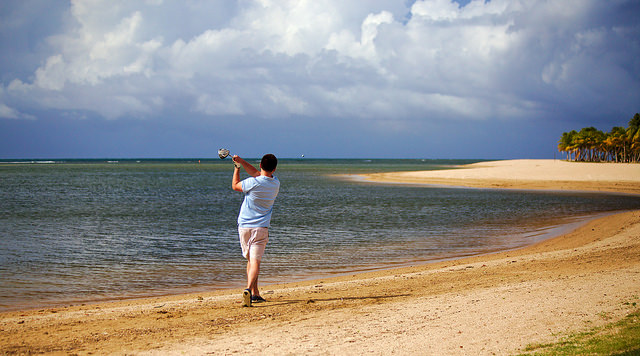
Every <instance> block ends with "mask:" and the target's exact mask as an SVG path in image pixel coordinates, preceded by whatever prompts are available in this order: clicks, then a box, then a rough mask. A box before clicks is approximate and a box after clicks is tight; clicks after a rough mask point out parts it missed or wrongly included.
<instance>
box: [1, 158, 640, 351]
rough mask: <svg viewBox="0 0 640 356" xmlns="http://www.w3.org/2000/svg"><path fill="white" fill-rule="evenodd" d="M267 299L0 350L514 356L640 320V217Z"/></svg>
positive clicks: (10, 325) (123, 309)
mask: <svg viewBox="0 0 640 356" xmlns="http://www.w3.org/2000/svg"><path fill="white" fill-rule="evenodd" d="M508 162H509V161H508ZM632 168H634V167H632ZM632 171H633V169H632ZM634 172H635V171H633V172H632V173H631V174H632V175H635V173H634ZM548 177H552V174H548ZM619 178H621V179H620V182H628V181H629V182H630V183H624V184H630V186H629V187H630V188H629V189H631V191H627V190H626V189H627V188H625V189H623V190H622V191H625V192H633V191H634V189H636V188H637V187H636V186H635V185H634V184H636V183H634V182H635V180H634V179H635V177H633V176H632V177H619ZM627 178H628V179H629V180H626V179H627ZM503 179H505V180H508V179H509V177H503ZM594 179H596V180H595V182H602V181H600V180H597V179H598V178H594ZM574 181H575V180H574ZM572 182H573V181H572ZM585 182H587V183H589V182H592V181H589V180H586V181H585ZM611 182H612V183H614V184H615V183H616V181H611ZM411 183H416V182H411ZM543 183H544V181H542V182H539V184H543ZM591 184H595V183H593V182H592V183H591ZM598 187H601V186H600V185H598ZM625 187H626V185H625ZM518 188H522V187H518ZM547 189H551V188H547ZM594 189H597V188H594ZM262 291H263V296H264V297H265V298H266V299H267V300H268V302H267V303H262V304H256V305H255V306H254V307H252V308H242V307H241V306H240V299H241V298H240V295H241V294H240V293H241V291H240V290H225V291H217V292H211V293H198V294H188V295H177V296H168V297H157V298H147V299H139V300H128V301H119V302H112V303H99V304H87V305H77V306H68V307H62V308H49V309H37V310H27V311H18V312H7V313H2V314H0V331H1V332H0V350H1V353H3V354H12V353H20V354H24V353H52V354H70V353H74V354H89V353H100V354H105V353H108V354H125V353H126V354H162V355H165V354H207V353H214V354H233V353H249V352H259V353H261V354H300V353H304V354H340V355H360V354H374V355H382V354H394V353H395V354H409V353H419V354H461V355H467V354H468V355H477V354H480V355H482V354H494V353H495V354H514V353H518V352H519V351H521V350H522V349H523V348H524V347H526V346H527V345H528V344H531V343H546V342H553V341H555V340H559V339H560V338H561V337H562V336H563V335H566V333H570V332H574V331H580V330H585V329H588V328H592V327H594V326H598V325H603V324H605V323H608V322H612V321H615V320H618V319H620V318H622V317H623V316H624V315H626V314H627V313H629V312H630V311H632V310H634V309H635V307H633V306H632V303H640V211H633V212H626V213H621V214H616V215H611V216H607V217H603V218H599V219H597V220H593V221H590V222H588V223H586V224H585V225H583V226H581V227H580V228H578V229H576V230H575V231H572V232H570V233H567V234H564V235H562V236H559V237H556V238H553V239H549V240H546V241H543V242H541V243H538V244H536V245H533V246H529V247H526V248H523V249H519V250H515V251H507V252H500V253H495V254H489V255H483V256H476V257H471V258H464V259H458V260H454V261H446V262H438V263H432V264H425V265H419V266H413V267H407V268H397V269H390V270H383V271H376V272H368V273H361V274H355V275H348V276H342V277H335V278H327V279H322V280H314V281H306V282H300V283H291V284H283V285H269V286H263V287H262Z"/></svg>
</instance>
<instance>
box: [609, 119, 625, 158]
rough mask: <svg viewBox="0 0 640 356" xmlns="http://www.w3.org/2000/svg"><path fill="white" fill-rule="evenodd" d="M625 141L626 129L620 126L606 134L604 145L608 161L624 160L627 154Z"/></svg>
mask: <svg viewBox="0 0 640 356" xmlns="http://www.w3.org/2000/svg"><path fill="white" fill-rule="evenodd" d="M626 139H627V129H625V128H624V127H622V126H616V127H614V128H612V129H611V131H610V132H609V133H607V137H606V138H605V140H604V144H605V147H606V150H607V152H608V155H609V160H612V161H615V162H620V161H621V160H624V158H625V156H626V152H627V150H626Z"/></svg>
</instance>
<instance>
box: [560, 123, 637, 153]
mask: <svg viewBox="0 0 640 356" xmlns="http://www.w3.org/2000/svg"><path fill="white" fill-rule="evenodd" d="M558 151H560V152H562V153H565V154H566V155H567V159H568V160H570V161H582V162H625V163H628V162H633V163H638V162H640V114H638V113H636V114H635V115H633V117H632V118H631V120H630V121H629V127H627V128H624V127H622V126H616V127H614V128H612V129H611V131H609V132H602V131H600V130H598V129H596V128H595V127H585V128H583V129H582V130H580V131H576V130H572V131H571V132H563V133H562V137H561V138H560V141H558Z"/></svg>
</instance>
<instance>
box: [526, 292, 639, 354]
mask: <svg viewBox="0 0 640 356" xmlns="http://www.w3.org/2000/svg"><path fill="white" fill-rule="evenodd" d="M633 304H634V305H635V304H636V303H633ZM524 351H525V353H524V355H640V310H636V311H635V312H633V313H631V314H629V315H627V316H626V317H625V318H624V319H622V320H620V321H618V322H615V323H611V324H608V325H606V326H604V327H600V328H594V329H592V330H589V331H586V332H581V333H577V334H573V335H569V336H567V337H565V338H562V339H561V340H560V341H558V342H557V343H552V344H536V345H529V346H527V348H525V350H524Z"/></svg>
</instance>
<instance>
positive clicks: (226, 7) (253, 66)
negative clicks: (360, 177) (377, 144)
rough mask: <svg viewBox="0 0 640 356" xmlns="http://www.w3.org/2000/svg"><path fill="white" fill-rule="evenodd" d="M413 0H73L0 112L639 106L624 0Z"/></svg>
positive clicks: (379, 111)
mask: <svg viewBox="0 0 640 356" xmlns="http://www.w3.org/2000/svg"><path fill="white" fill-rule="evenodd" d="M409 4H410V5H408V6H407V3H405V2H404V1H395V2H390V1H367V2H345V1H329V0H327V1H293V0H292V1H270V0H255V1H238V2H229V1H222V0H219V1H206V2H199V1H186V2H166V3H165V2H163V1H145V2H141V1H138V2H131V1H111V0H110V1H100V0H91V1H89V0H74V1H72V2H71V5H70V7H69V8H68V9H67V11H66V13H65V15H64V16H60V18H62V20H58V22H61V23H62V25H60V26H59V28H58V29H57V31H56V32H55V33H51V34H49V35H48V36H46V38H44V39H43V40H42V43H44V45H42V46H43V47H46V48H47V51H46V55H44V56H43V57H41V58H40V62H39V64H38V65H37V67H36V68H33V69H32V71H31V75H29V76H25V77H20V78H17V77H16V78H4V76H3V78H4V80H5V83H4V85H6V87H5V95H3V96H2V98H1V100H2V103H0V104H1V105H2V106H0V109H1V113H2V115H3V116H4V117H10V116H16V115H17V114H16V113H17V110H20V111H23V112H29V110H34V108H37V109H38V110H46V109H56V110H81V111H82V110H84V111H90V112H95V113H97V114H99V115H101V116H103V117H105V118H108V119H118V118H122V117H159V116H163V115H164V113H165V112H167V111H171V112H180V113H182V114H183V115H204V116H206V117H209V118H211V120H213V121H215V120H218V119H222V118H224V117H228V116H229V115H231V116H248V117H259V118H269V117H272V118H273V117H281V118H282V117H284V118H288V117H289V118H292V120H293V119H294V118H300V117H316V118H322V117H327V116H330V117H334V118H344V119H346V120H362V119H367V120H368V122H372V121H376V120H379V121H380V122H381V123H388V120H389V119H397V120H404V121H405V122H406V121H411V120H427V121H429V120H446V119H455V120H461V121H464V120H473V121H477V120H495V119H499V120H520V119H522V118H531V117H537V116H541V115H559V114H558V110H559V108H561V109H562V110H566V111H567V112H572V113H575V112H585V113H589V114H600V115H607V114H610V113H611V112H614V111H618V110H620V111H624V112H626V111H629V110H636V109H637V108H633V107H634V106H637V103H638V102H640V74H639V72H640V69H639V68H640V66H639V64H638V59H637V58H640V57H639V56H638V55H639V54H640V44H639V40H638V39H639V38H640V25H638V24H637V21H636V20H635V19H634V18H633V16H621V15H624V14H625V13H629V12H632V13H638V11H637V10H639V9H638V7H639V6H638V5H636V4H635V3H634V2H632V1H618V2H615V3H608V4H605V3H602V2H601V1H597V0H588V1H561V2H546V1H544V2H543V1H535V0H519V1H507V0H492V1H489V2H485V1H484V0H472V1H470V2H469V3H467V4H466V5H464V6H461V5H460V4H459V3H457V2H453V1H450V0H430V1H426V0H425V1H415V2H413V3H409ZM634 11H635V12H634ZM178 23H179V25H178ZM43 52H44V51H42V50H40V51H39V52H38V53H43ZM17 72H25V70H24V69H23V70H22V71H16V73H17ZM5 76H6V74H5ZM6 83H10V85H7V84H6ZM12 107H14V108H17V109H12ZM385 125H386V124H384V125H382V126H385ZM398 127H409V126H407V125H400V124H399V125H398Z"/></svg>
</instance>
